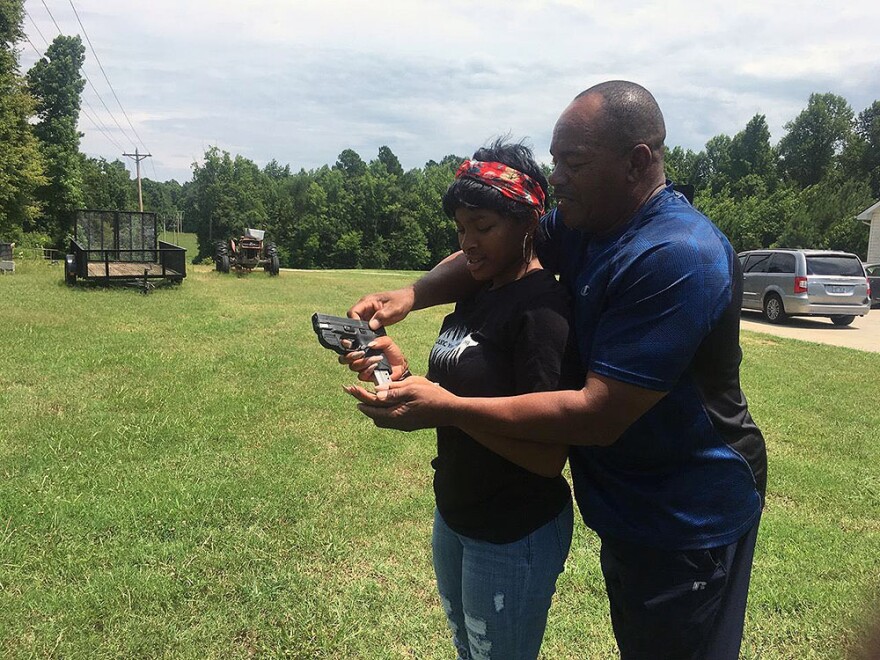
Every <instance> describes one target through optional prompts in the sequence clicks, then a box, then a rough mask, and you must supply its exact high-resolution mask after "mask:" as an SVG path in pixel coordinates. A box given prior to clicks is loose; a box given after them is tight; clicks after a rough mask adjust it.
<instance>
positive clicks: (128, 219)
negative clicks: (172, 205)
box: [74, 210, 159, 263]
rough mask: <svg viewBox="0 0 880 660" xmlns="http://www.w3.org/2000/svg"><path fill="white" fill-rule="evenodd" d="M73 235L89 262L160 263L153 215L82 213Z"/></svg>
mask: <svg viewBox="0 0 880 660" xmlns="http://www.w3.org/2000/svg"><path fill="white" fill-rule="evenodd" d="M74 232H75V233H74V237H75V239H76V242H77V243H78V244H79V245H80V247H81V248H82V249H83V250H86V251H88V253H89V260H90V261H123V262H134V263H147V262H152V263H156V262H158V260H159V257H158V254H157V245H158V238H159V233H158V221H157V219H156V214H155V213H140V212H138V211H100V210H81V211H77V214H76V227H75V230H74ZM97 253H100V255H99V254H97Z"/></svg>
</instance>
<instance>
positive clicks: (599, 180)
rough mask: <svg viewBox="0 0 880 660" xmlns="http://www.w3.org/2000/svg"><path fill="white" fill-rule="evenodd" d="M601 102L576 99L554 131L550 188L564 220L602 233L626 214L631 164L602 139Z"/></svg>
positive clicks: (592, 99)
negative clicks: (600, 128) (599, 120)
mask: <svg viewBox="0 0 880 660" xmlns="http://www.w3.org/2000/svg"><path fill="white" fill-rule="evenodd" d="M600 116H601V99H599V98H597V97H594V96H593V97H591V96H587V97H583V98H581V99H576V100H575V101H574V102H572V104H571V105H570V106H568V108H566V109H565V111H564V112H563V113H562V115H561V116H560V117H559V121H557V122H556V126H555V128H554V129H553V139H552V141H551V142H550V154H551V155H552V156H553V172H552V173H551V174H550V183H551V184H552V185H553V191H554V196H555V197H556V200H557V207H558V209H559V213H560V214H561V217H562V221H563V222H564V223H565V224H566V225H567V226H569V227H571V228H572V229H580V230H582V231H588V232H596V233H602V232H604V231H607V230H609V229H612V228H613V227H615V226H616V225H617V224H618V223H619V222H620V221H621V220H622V218H621V216H622V215H623V214H625V213H626V201H625V200H626V194H627V191H628V184H627V179H626V172H627V165H628V161H627V159H626V157H625V154H621V153H620V151H619V150H617V149H614V148H612V147H611V146H608V145H609V144H612V143H613V142H612V140H610V139H608V138H609V137H610V136H603V135H600V134H599V126H600V123H599V122H598V118H599V117H600Z"/></svg>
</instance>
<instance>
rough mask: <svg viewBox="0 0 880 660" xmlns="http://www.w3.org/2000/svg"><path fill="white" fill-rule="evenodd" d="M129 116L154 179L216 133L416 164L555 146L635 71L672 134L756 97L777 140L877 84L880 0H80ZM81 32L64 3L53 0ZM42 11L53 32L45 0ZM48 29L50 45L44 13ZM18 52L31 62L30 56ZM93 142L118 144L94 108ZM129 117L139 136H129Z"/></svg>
mask: <svg viewBox="0 0 880 660" xmlns="http://www.w3.org/2000/svg"><path fill="white" fill-rule="evenodd" d="M74 1H75V3H76V6H77V9H78V11H79V14H80V18H81V19H82V21H83V23H84V24H85V26H86V29H87V30H88V34H89V37H90V38H91V41H92V43H93V45H94V46H95V48H96V49H97V51H98V55H99V57H100V58H101V62H102V63H103V65H104V68H105V70H106V72H107V74H108V75H109V77H110V80H111V81H112V83H113V86H114V88H115V89H116V92H117V94H118V96H119V98H120V100H121V101H122V103H123V105H124V107H125V108H126V111H127V112H128V115H129V118H130V119H131V120H132V123H134V125H135V127H136V129H137V132H138V134H139V135H140V136H141V138H142V140H143V142H144V143H145V144H146V146H147V147H148V148H149V149H150V150H151V152H152V153H153V158H152V159H151V160H152V162H151V163H150V164H149V165H148V166H147V169H146V172H147V175H148V176H154V175H155V176H158V177H159V178H160V179H164V178H170V177H175V178H177V179H178V180H185V179H188V178H189V176H190V174H191V173H190V164H191V163H192V161H193V160H195V159H197V158H199V157H200V156H201V155H202V154H203V153H204V150H205V149H206V148H207V146H209V145H215V144H216V145H217V146H219V147H220V148H223V149H226V150H229V151H231V152H233V153H241V154H242V155H244V156H246V157H248V158H252V159H253V160H255V161H256V162H258V163H260V164H262V163H265V162H268V161H269V160H271V159H273V158H274V159H277V160H279V161H280V162H284V163H290V164H291V167H293V168H294V169H298V168H299V167H306V168H311V167H317V166H320V165H322V164H324V163H333V162H334V161H335V159H336V156H337V155H338V154H339V152H340V151H342V150H343V149H345V148H353V149H355V150H357V151H358V152H359V153H360V154H361V156H362V157H364V158H365V159H370V158H373V157H375V154H376V152H377V150H378V147H379V146H381V145H383V144H385V145H388V146H389V147H391V149H392V150H393V151H394V152H395V153H396V154H397V155H398V157H399V158H400V159H401V162H402V163H403V164H404V166H405V167H416V166H421V165H422V164H424V162H425V161H427V160H429V159H439V158H442V157H443V156H444V155H446V154H448V153H457V154H459V155H463V154H466V153H469V152H471V151H472V150H473V149H474V148H475V147H477V146H479V145H480V144H482V143H483V142H485V141H486V140H487V139H489V138H491V137H493V136H495V135H497V134H501V133H506V132H510V133H511V134H512V135H513V136H514V137H522V136H528V137H530V138H531V141H532V142H533V144H534V146H535V148H536V151H537V153H538V154H539V155H541V156H542V157H545V158H546V157H547V152H546V148H547V143H548V142H549V136H550V132H551V129H552V125H553V122H554V121H555V118H556V116H557V115H558V113H559V112H560V111H561V110H562V108H564V107H565V105H566V104H567V103H568V101H569V100H570V99H571V98H572V97H573V96H574V95H575V94H576V93H577V92H579V91H580V90H582V89H584V88H586V87H588V86H589V85H591V84H594V83H596V82H599V81H601V80H605V79H610V78H626V79H630V80H635V81H638V82H640V83H642V84H644V85H645V86H646V87H648V88H649V89H651V90H652V91H653V92H654V94H655V96H657V99H658V101H659V102H660V104H661V107H662V108H663V109H664V112H665V115H666V118H667V124H668V129H669V131H668V133H669V142H670V144H679V145H682V146H685V147H689V148H693V149H700V148H702V146H703V145H704V144H705V141H706V140H707V139H709V138H710V137H712V136H713V135H717V134H720V133H727V134H729V135H732V134H734V133H736V132H738V131H740V130H742V128H743V127H744V126H745V124H746V122H748V120H749V119H750V118H751V117H752V116H753V115H754V114H756V113H760V114H765V115H766V116H767V121H768V124H769V126H770V129H771V133H772V134H773V138H774V140H775V139H778V138H779V137H781V135H782V132H783V128H782V127H783V125H784V124H785V122H787V121H790V120H791V119H793V118H794V116H795V115H796V114H797V113H798V112H800V110H802V109H803V108H804V107H805V106H806V102H807V99H808V97H809V94H810V93H812V92H827V91H831V92H833V93H837V94H840V95H842V96H844V97H845V98H847V100H848V101H849V102H850V104H851V105H852V106H853V109H854V110H855V111H856V112H859V111H860V110H862V109H863V108H865V107H867V105H869V104H870V103H871V102H872V101H873V100H874V99H875V98H876V97H877V90H878V89H880V73H878V67H877V66H876V62H877V56H876V29H875V26H876V25H878V24H880V3H876V2H873V1H871V2H869V1H868V0H856V1H854V2H849V3H847V4H845V5H844V6H841V7H836V8H834V9H833V10H832V9H831V8H830V6H829V5H828V4H827V3H825V2H821V3H820V2H818V0H806V1H805V2H793V1H791V0H785V1H783V2H766V1H758V0H747V1H745V2H739V3H731V2H729V1H725V2H720V1H719V0H708V1H706V2H695V1H693V0H669V1H667V2H663V3H659V2H658V3H644V2H639V1H636V0H624V1H623V2H620V3H617V4H615V6H614V8H613V10H612V9H609V7H608V6H607V3H599V2H596V1H587V2H582V1H581V0H521V1H520V2H511V3H506V4H503V5H500V4H497V3H473V2H465V1H464V0H449V1H447V2H443V3H439V2H431V1H429V0H390V1H383V2H381V3H377V2H367V1H364V0H309V1H304V0H295V1H291V0H254V1H252V2H248V3H242V2H239V1H235V2H233V1H229V0H186V1H184V2H181V1H180V0H152V1H151V2H150V3H146V4H145V3H143V2H140V1H138V2H136V1H135V0H115V1H114V2H107V1H106V0H74ZM46 3H47V5H48V7H49V9H50V10H51V11H52V12H53V14H54V15H55V18H56V20H57V21H58V22H59V24H60V25H61V26H62V29H63V30H64V31H65V32H66V33H75V32H78V31H79V26H78V24H77V23H76V19H75V17H74V16H73V11H72V10H71V8H70V4H69V3H68V2H67V1H66V0H46ZM27 9H28V11H29V13H30V15H31V16H32V17H33V18H34V20H35V21H36V23H37V25H38V26H39V28H40V30H41V31H42V32H43V34H44V35H46V36H47V38H49V39H51V38H52V37H53V36H54V35H55V34H56V33H57V31H56V30H55V27H54V25H52V22H51V21H50V20H49V17H48V15H47V14H46V11H45V8H44V7H43V5H42V2H39V3H38V2H36V1H35V0H28V2H27ZM25 28H26V31H27V32H28V34H29V35H30V36H31V40H32V41H33V42H34V44H35V45H37V46H38V47H40V48H42V47H43V44H42V43H41V40H40V38H39V36H38V35H37V34H36V31H35V30H34V29H33V26H32V25H31V23H30V22H29V21H26V22H25ZM25 46H26V48H27V50H25V51H24V52H23V55H22V64H23V67H22V68H23V69H26V68H27V67H28V66H29V65H30V63H32V62H33V60H34V55H33V53H32V52H30V46H27V45H26V44H25ZM85 69H86V72H87V73H88V75H89V77H90V78H91V80H92V82H93V83H94V85H95V86H96V87H98V89H99V90H100V93H101V96H102V97H103V99H104V102H105V103H106V104H107V105H108V107H109V108H110V111H111V112H112V113H113V115H114V116H115V117H116V118H117V121H119V122H120V124H121V125H122V126H123V129H124V131H120V130H119V129H117V128H116V125H115V123H114V122H113V121H112V119H111V118H110V113H108V111H106V110H105V109H104V108H103V106H102V104H101V103H100V101H99V99H98V97H97V96H96V95H95V94H94V92H93V91H92V90H91V89H90V87H87V89H86V92H85V93H84V98H86V99H87V100H88V101H89V103H90V104H91V106H92V107H93V108H94V109H95V114H96V115H98V116H99V118H100V119H99V121H100V122H101V123H103V124H104V125H105V126H106V128H107V131H108V132H109V133H111V135H112V136H113V137H114V139H115V140H116V141H117V143H118V144H119V145H120V146H123V147H124V148H125V149H129V148H131V147H133V146H134V145H133V144H132V142H133V141H134V138H133V136H132V135H131V131H130V130H129V128H128V125H127V122H126V121H125V120H124V118H123V117H122V115H121V113H120V112H119V108H118V106H117V105H116V101H115V100H114V98H113V96H112V94H111V93H110V90H109V89H108V88H107V85H106V83H105V82H104V79H103V75H102V73H101V72H100V70H99V69H98V67H97V64H96V62H95V61H94V57H93V55H92V53H91V52H90V51H87V63H86V67H85ZM81 129H82V130H83V131H84V132H85V137H84V138H83V149H84V150H85V151H87V152H88V153H90V154H94V155H100V156H104V157H106V158H111V159H112V158H115V157H119V154H118V151H119V150H118V149H117V148H116V147H115V146H114V145H113V144H111V143H110V141H109V140H108V138H107V137H106V136H105V135H104V134H103V133H101V132H100V131H98V130H96V129H95V128H94V127H92V126H91V124H89V123H88V121H86V120H85V119H84V120H83V121H82V123H81ZM123 133H125V134H127V137H126V135H123Z"/></svg>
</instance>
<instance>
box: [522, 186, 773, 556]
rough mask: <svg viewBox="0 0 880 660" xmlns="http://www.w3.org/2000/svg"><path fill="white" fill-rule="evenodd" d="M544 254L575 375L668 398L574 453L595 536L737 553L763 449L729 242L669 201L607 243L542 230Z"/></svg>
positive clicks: (556, 225) (755, 511) (759, 493)
mask: <svg viewBox="0 0 880 660" xmlns="http://www.w3.org/2000/svg"><path fill="white" fill-rule="evenodd" d="M542 229H543V233H544V235H545V239H546V240H545V242H544V243H543V244H542V245H540V246H539V251H538V254H539V256H540V258H541V261H542V263H543V264H544V265H545V267H547V268H550V269H553V270H555V271H556V272H558V273H559V274H560V281H562V282H563V283H564V284H565V285H566V287H567V288H568V289H569V291H570V292H571V295H572V296H573V299H574V310H575V330H576V333H577V338H578V348H579V351H580V355H581V360H582V362H583V366H584V368H585V369H586V370H592V371H594V372H596V373H598V374H601V375H604V376H606V377H608V378H612V379H615V380H619V381H622V382H625V383H630V384H633V385H637V386H639V387H643V388H647V389H651V390H657V391H662V392H667V393H668V394H667V395H666V396H665V397H664V398H663V399H662V400H661V401H660V402H659V403H658V404H657V405H656V406H654V407H653V408H652V409H651V410H650V411H648V412H647V413H646V414H644V415H643V416H642V417H641V418H640V419H638V420H637V421H636V422H635V423H634V424H633V425H632V426H631V427H630V428H629V429H628V430H627V431H626V432H625V433H624V434H623V435H622V436H621V437H620V438H619V439H618V440H617V441H616V442H615V443H614V444H613V445H611V446H610V447H578V448H576V449H572V452H571V454H570V459H569V460H570V464H571V468H572V479H573V482H574V489H575V497H576V498H577V501H578V505H579V508H580V510H581V513H582V515H583V517H584V521H585V522H586V523H587V525H589V526H590V527H592V528H593V529H594V530H596V532H597V533H598V534H599V535H600V536H612V537H615V538H618V539H622V540H627V541H631V542H633V543H638V544H642V545H648V546H655V547H662V548H667V549H693V548H709V547H716V546H720V545H725V544H727V543H732V542H733V541H735V540H737V539H738V538H739V537H740V536H742V534H743V533H745V532H746V531H747V530H748V529H750V528H751V527H752V526H753V525H754V524H755V523H756V522H757V520H758V519H759V517H760V512H761V507H762V503H763V496H764V491H765V488H766V479H767V476H766V474H767V457H766V451H765V446H764V438H763V436H762V435H761V432H760V430H759V429H758V427H757V426H756V425H755V423H754V421H753V420H752V418H751V415H750V414H749V410H748V405H747V403H746V399H745V396H744V395H743V392H742V389H741V387H740V380H739V368H740V362H741V361H742V352H741V350H740V345H739V318H740V302H741V298H742V278H741V274H740V271H739V261H738V259H737V257H736V254H735V253H734V252H733V249H732V248H731V246H730V244H729V242H728V241H727V239H726V238H725V237H724V235H723V234H722V233H721V232H720V231H719V230H718V229H717V228H716V227H715V226H714V225H713V224H712V223H711V222H710V221H709V220H708V219H707V218H706V217H705V216H704V215H702V214H701V213H699V212H698V211H697V210H696V209H694V208H693V207H692V206H691V205H690V204H688V203H687V201H686V200H685V199H684V198H683V197H681V196H680V195H678V194H676V193H674V192H673V191H672V186H671V184H670V185H667V187H666V188H665V189H664V190H662V191H661V192H660V193H658V194H657V195H656V196H655V197H653V198H652V199H651V200H650V201H649V202H648V203H647V204H646V205H645V206H644V207H643V208H642V209H640V211H639V212H638V213H637V214H636V215H635V216H634V217H633V218H632V219H631V220H630V221H629V222H628V223H627V224H626V225H625V226H624V227H623V228H621V229H620V230H619V231H617V232H615V233H614V234H613V235H611V236H605V237H602V238H598V237H591V236H589V235H587V234H584V233H582V232H578V231H574V230H572V229H569V228H568V227H566V226H565V225H564V223H563V222H562V217H561V215H560V214H559V213H558V212H553V213H551V214H548V216H545V218H544V220H543V221H542Z"/></svg>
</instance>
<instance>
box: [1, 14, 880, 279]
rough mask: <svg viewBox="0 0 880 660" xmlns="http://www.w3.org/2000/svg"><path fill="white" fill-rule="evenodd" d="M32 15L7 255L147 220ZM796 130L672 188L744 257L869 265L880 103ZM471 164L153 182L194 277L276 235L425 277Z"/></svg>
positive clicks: (7, 95)
mask: <svg viewBox="0 0 880 660" xmlns="http://www.w3.org/2000/svg"><path fill="white" fill-rule="evenodd" d="M23 13H24V10H23V0H0V241H16V242H19V243H23V244H26V245H27V244H40V245H43V246H44V247H52V246H54V247H58V248H62V249H63V248H64V247H66V244H67V241H68V240H69V237H70V234H71V233H72V230H73V229H72V221H73V217H74V213H75V211H76V210H77V209H80V208H90V209H120V210H135V209H137V191H136V184H135V182H134V181H133V180H132V177H131V175H130V174H129V172H128V170H127V169H126V167H125V164H124V163H123V162H122V161H120V160H113V161H107V160H105V159H102V158H90V157H88V156H86V155H84V154H83V153H81V151H80V142H79V141H80V137H81V134H80V133H79V132H78V131H77V128H76V127H77V123H78V121H79V113H80V101H81V94H82V91H83V88H84V84H85V81H84V79H83V77H82V75H81V68H82V65H83V62H84V58H85V49H84V48H83V45H82V42H81V40H80V38H79V37H78V36H63V35H60V36H58V37H56V38H55V40H54V41H53V42H52V44H51V45H50V46H49V48H48V49H47V51H46V53H45V56H44V57H43V58H41V59H40V60H38V61H37V62H36V63H35V64H34V66H33V67H32V68H31V69H30V70H29V71H28V72H26V73H25V74H22V73H21V72H20V69H19V63H18V50H17V48H18V44H20V42H21V41H22V39H23V37H24V33H23V30H22V19H23ZM784 128H785V131H786V132H785V135H783V136H782V138H781V139H780V140H779V141H778V143H777V144H776V145H772V144H771V141H770V131H769V129H768V126H767V121H766V117H765V116H764V115H761V114H756V115H755V116H754V117H753V118H752V119H751V120H750V121H749V122H748V124H747V125H746V126H745V127H744V128H743V130H742V131H740V132H739V133H736V134H735V135H733V136H732V137H731V136H728V135H718V136H715V137H713V138H712V139H710V140H709V141H708V142H707V143H706V145H705V148H704V149H702V150H701V151H698V152H695V151H693V150H690V149H682V148H681V147H677V146H676V147H672V148H667V150H666V155H665V157H666V169H667V174H668V176H669V177H670V178H671V179H673V180H674V181H676V182H679V183H690V184H692V185H693V186H694V187H695V190H696V194H695V199H694V204H695V206H697V208H699V209H700V210H701V211H703V212H704V213H706V215H708V216H709V217H710V218H711V219H712V220H713V221H714V222H715V223H716V224H717V225H718V226H719V228H720V229H721V230H722V231H724V232H725V233H726V234H727V236H728V237H729V238H730V240H731V242H732V243H733V245H734V247H735V248H736V249H737V250H744V249H754V248H760V247H771V246H785V247H812V248H829V249H841V250H847V251H850V252H855V253H857V254H859V255H861V256H862V257H865V253H866V251H867V240H868V229H867V227H866V226H865V225H863V224H862V223H860V222H858V221H856V220H855V219H854V216H855V215H856V214H857V213H859V212H861V211H862V210H864V209H865V208H867V207H868V206H870V205H871V204H872V203H873V202H875V201H876V200H877V199H878V198H880V101H874V102H873V103H872V104H871V105H870V106H869V107H868V108H866V109H864V110H862V111H861V112H859V113H858V114H856V113H855V112H854V111H853V109H852V108H851V107H850V105H849V104H848V102H847V101H846V100H845V99H844V98H842V97H840V96H837V95H835V94H831V93H824V94H820V93H816V94H812V95H811V96H810V98H809V100H808V102H807V106H806V108H805V109H804V110H803V111H802V112H801V113H800V114H798V115H797V116H796V117H795V118H794V119H792V120H791V121H790V122H788V123H787V124H786V125H785V127H784ZM475 146H477V145H475ZM461 160H462V156H458V155H447V156H445V157H443V158H442V159H440V160H439V161H433V160H431V161H429V162H427V163H426V164H425V165H424V166H423V167H420V168H414V169H410V170H406V171H405V170H404V169H403V167H402V166H401V164H400V161H399V160H398V158H397V156H395V154H394V153H393V152H392V150H391V149H390V148H389V147H387V146H383V147H381V148H380V149H379V150H378V153H377V154H376V157H375V158H373V159H372V160H370V161H369V162H367V161H365V160H364V159H363V158H362V157H361V156H360V155H359V154H358V153H356V152H355V151H354V150H352V149H346V150H344V151H343V152H342V153H340V154H339V156H338V158H337V160H336V162H335V163H334V164H332V165H329V164H328V165H324V166H322V167H320V168H317V169H312V170H305V169H300V170H299V171H297V172H294V171H291V169H290V166H289V165H282V164H280V163H279V162H278V161H276V160H273V161H271V162H270V163H268V164H267V165H265V166H264V167H260V166H259V165H257V164H256V163H254V162H253V161H251V160H249V159H247V158H245V157H243V156H240V155H234V156H233V155H232V154H230V153H228V152H226V151H222V150H220V149H218V148H217V147H211V148H209V149H208V150H207V151H206V152H205V154H204V157H203V159H202V160H201V161H200V162H196V163H193V170H192V180H191V181H188V182H185V183H182V184H181V183H178V182H177V181H174V180H171V181H164V182H160V181H153V180H151V179H149V178H146V179H143V180H142V188H143V198H144V210H146V211H153V212H156V213H158V214H159V215H160V216H161V217H162V218H164V219H166V220H171V219H172V218H177V217H179V216H180V215H181V214H182V217H183V230H184V231H192V232H195V233H196V234H197V236H198V241H199V254H197V255H193V260H194V261H199V260H204V259H208V258H210V257H211V255H212V254H213V251H214V244H215V242H216V241H220V240H226V239H228V238H230V237H233V236H238V235H239V234H240V233H241V232H242V231H243V229H244V228H245V227H254V228H260V229H265V230H266V231H267V238H268V239H269V240H272V241H273V242H274V243H275V244H276V245H277V247H278V253H279V257H280V260H281V265H282V266H287V267H296V268H361V267H366V268H393V269H425V268H429V267H430V266H431V265H433V264H434V263H436V262H437V261H438V260H439V259H441V258H442V257H444V256H446V255H447V254H448V253H449V252H450V251H451V250H453V249H455V247H456V238H455V231H454V226H453V223H452V222H451V221H450V220H449V219H448V218H446V217H445V216H444V215H443V213H442V211H441V208H440V199H441V196H442V194H443V192H444V191H445V189H446V187H447V186H448V185H449V183H450V182H451V181H452V177H453V175H454V172H455V169H456V168H457V166H458V164H459V163H460V162H461ZM547 170H548V172H549V167H548V168H547Z"/></svg>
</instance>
